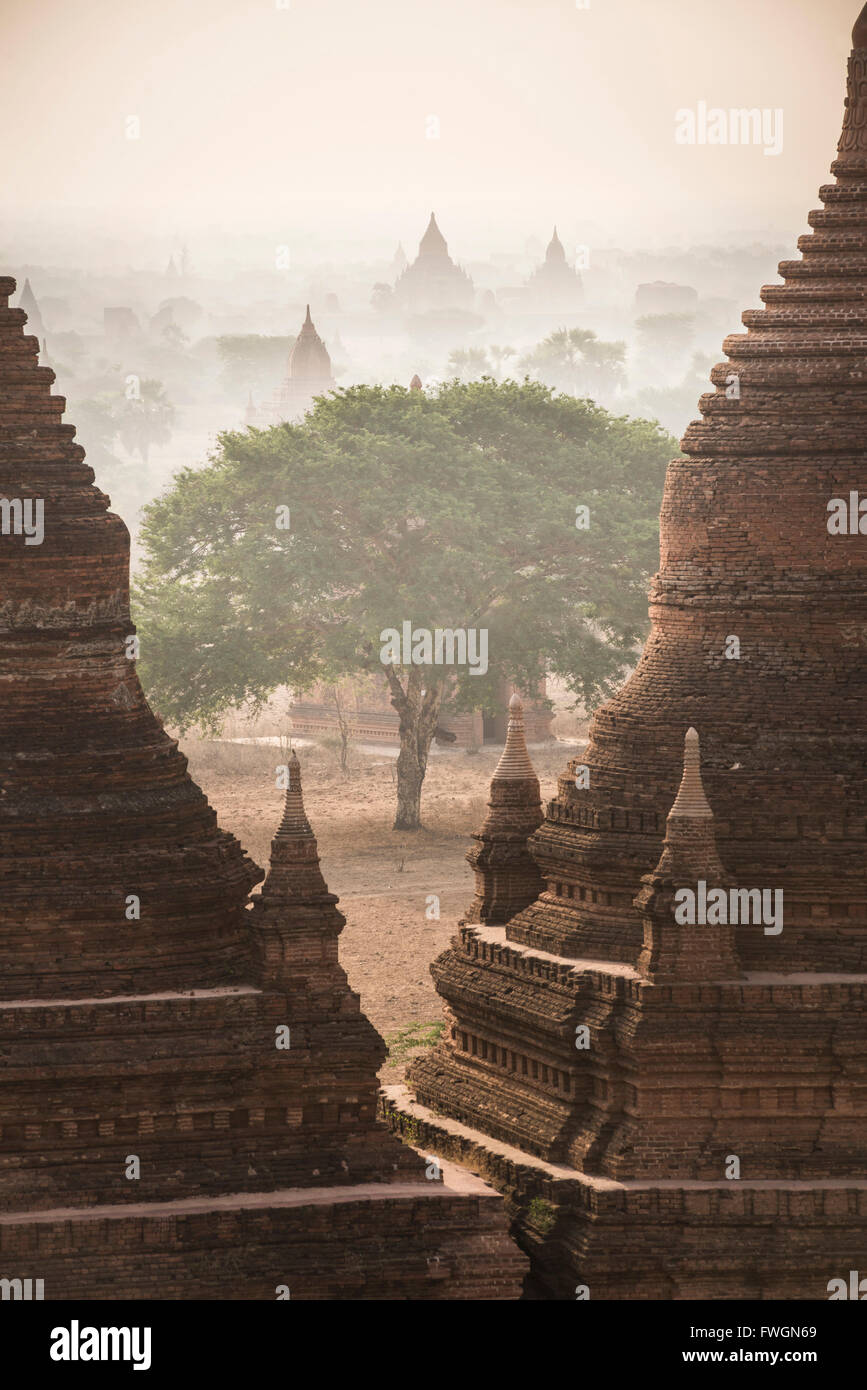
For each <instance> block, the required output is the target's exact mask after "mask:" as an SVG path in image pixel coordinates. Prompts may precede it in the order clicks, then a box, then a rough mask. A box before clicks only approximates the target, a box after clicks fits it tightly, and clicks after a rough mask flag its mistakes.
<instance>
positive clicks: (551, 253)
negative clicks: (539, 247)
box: [545, 227, 566, 264]
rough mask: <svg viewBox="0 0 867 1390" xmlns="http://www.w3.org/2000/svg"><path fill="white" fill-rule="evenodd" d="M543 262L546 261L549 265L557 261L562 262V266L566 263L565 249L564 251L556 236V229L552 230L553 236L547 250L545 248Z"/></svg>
mask: <svg viewBox="0 0 867 1390" xmlns="http://www.w3.org/2000/svg"><path fill="white" fill-rule="evenodd" d="M545 260H546V261H548V262H549V263H550V262H551V261H559V262H562V263H564V264H565V261H566V249H565V247H564V245H563V243H562V241H561V240H560V238H559V237H558V235H557V228H556V227H555V228H554V235H553V236H552V238H551V240H550V241H549V242H548V248H547V250H546V252H545Z"/></svg>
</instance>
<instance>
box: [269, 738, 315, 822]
mask: <svg viewBox="0 0 867 1390" xmlns="http://www.w3.org/2000/svg"><path fill="white" fill-rule="evenodd" d="M286 766H287V768H288V772H289V780H288V785H287V787H286V799H285V801H284V803H283V819H282V820H281V822H280V825H279V826H278V828H277V837H276V838H277V839H278V840H286V839H292V838H297V837H298V836H302V835H303V836H309V837H310V838H311V839H312V838H313V831H312V830H311V828H310V822H309V820H308V819H307V812H306V811H305V810H304V797H303V794H302V791H301V763H300V762H299V761H298V754H297V753H296V752H295V749H294V748H293V749H292V752H291V753H290V754H289V760H288V762H287V764H286Z"/></svg>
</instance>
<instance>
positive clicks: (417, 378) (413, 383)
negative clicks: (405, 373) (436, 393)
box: [409, 372, 422, 391]
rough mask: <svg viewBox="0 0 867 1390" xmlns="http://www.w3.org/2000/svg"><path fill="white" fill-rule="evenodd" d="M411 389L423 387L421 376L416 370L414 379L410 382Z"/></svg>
mask: <svg viewBox="0 0 867 1390" xmlns="http://www.w3.org/2000/svg"><path fill="white" fill-rule="evenodd" d="M409 389H410V391H420V390H421V389H422V386H421V377H420V376H419V374H418V372H416V374H415V376H414V377H413V379H412V381H411V382H410V383H409Z"/></svg>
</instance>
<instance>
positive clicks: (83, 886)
mask: <svg viewBox="0 0 867 1390" xmlns="http://www.w3.org/2000/svg"><path fill="white" fill-rule="evenodd" d="M14 289H15V281H14V280H11V279H9V278H8V277H2V278H0V498H5V499H7V500H8V501H9V502H10V503H11V502H12V501H13V500H15V499H19V500H24V499H29V500H31V501H34V502H35V501H41V502H42V503H43V505H44V539H43V541H42V543H41V544H35V545H27V544H26V537H25V536H24V535H23V534H21V535H16V534H13V533H11V532H10V533H9V534H3V535H2V536H0V730H2V732H0V887H2V892H0V1257H2V1259H0V1276H2V1277H4V1278H9V1279H11V1278H16V1277H20V1278H27V1277H30V1276H29V1275H28V1273H27V1269H26V1268H23V1265H25V1264H26V1265H27V1267H28V1268H30V1267H33V1268H37V1269H38V1273H37V1274H36V1275H34V1276H33V1277H36V1278H41V1279H43V1280H44V1282H45V1297H46V1298H47V1299H55V1298H61V1297H71V1296H75V1297H82V1298H97V1297H112V1298H135V1297H147V1298H199V1297H205V1298H250V1297H255V1298H274V1297H276V1294H275V1286H276V1285H277V1284H286V1285H289V1286H290V1287H291V1292H292V1297H293V1298H301V1299H304V1298H355V1297H363V1298H379V1297H381V1298H408V1297H418V1298H460V1299H463V1298H487V1297H496V1298H515V1297H517V1296H518V1294H519V1291H520V1286H521V1281H522V1278H523V1274H524V1271H525V1268H526V1260H525V1258H524V1257H523V1256H522V1255H521V1254H520V1252H519V1251H518V1249H517V1247H516V1246H515V1245H514V1244H513V1243H512V1241H511V1240H510V1239H509V1237H508V1235H507V1224H506V1217H505V1213H504V1210H503V1203H502V1200H501V1198H500V1197H498V1196H497V1195H496V1193H493V1192H491V1191H489V1190H486V1189H481V1191H475V1192H468V1191H463V1190H452V1189H449V1188H445V1187H444V1186H443V1183H442V1182H441V1181H439V1182H437V1181H432V1180H428V1179H427V1177H426V1176H425V1163H424V1161H423V1159H422V1158H421V1156H419V1155H417V1154H415V1153H413V1152H412V1151H411V1150H410V1149H408V1148H406V1147H405V1146H403V1145H401V1144H400V1143H398V1142H397V1140H396V1139H395V1138H394V1137H393V1136H392V1135H391V1134H390V1133H389V1131H388V1129H387V1127H386V1126H385V1125H383V1124H382V1123H380V1122H379V1121H378V1120H377V1117H376V1102H377V1076H376V1071H377V1067H378V1066H379V1065H380V1063H381V1061H382V1059H383V1057H384V1052H385V1049H384V1044H383V1043H382V1040H381V1039H380V1037H379V1035H378V1034H377V1033H376V1031H375V1029H374V1028H373V1027H372V1025H371V1024H370V1023H369V1021H368V1020H367V1019H366V1018H365V1017H364V1015H363V1014H362V1012H361V1008H360V1004H359V1000H358V996H357V995H355V994H354V993H353V992H352V991H351V990H350V989H349V986H348V983H347V979H346V975H345V973H344V972H343V970H342V968H341V967H340V964H339V960H338V948H337V942H338V936H339V933H340V931H341V929H342V927H343V925H344V918H343V917H342V915H341V914H340V912H339V911H338V910H337V906H336V903H337V899H336V898H335V897H334V895H333V894H331V893H329V892H328V889H327V886H326V884H325V882H324V880H323V877H322V873H321V870H320V867H319V857H318V852H317V847H316V841H315V838H314V836H313V832H312V829H311V827H310V825H309V822H308V821H307V817H306V815H305V813H304V807H303V801H302V793H301V780H300V768H299V766H298V763H297V759H293V761H292V763H291V764H290V774H291V775H290V780H289V786H288V790H287V794H286V810H285V814H284V817H283V821H282V823H281V825H280V827H279V829H278V831H277V834H276V835H275V838H274V841H273V843H272V858H271V867H270V872H269V873H268V875H267V878H266V879H265V883H264V886H263V889H262V893H261V895H259V896H257V897H255V898H254V899H253V900H252V901H251V900H250V898H249V893H250V889H251V887H252V886H253V885H255V884H256V883H258V882H259V881H260V880H261V879H262V878H263V877H264V875H263V872H262V870H260V869H259V868H258V867H257V866H256V865H254V864H253V863H252V862H251V861H250V859H249V858H248V857H247V856H246V854H245V853H244V852H243V850H242V849H241V847H240V845H239V844H238V843H237V841H236V840H235V839H234V838H233V837H232V836H231V835H228V834H226V833H225V832H224V831H222V830H220V828H219V826H218V825H217V821H216V816H215V814H214V812H213V810H212V809H211V807H210V806H209V805H208V802H207V800H206V799H205V797H204V795H203V794H202V792H201V791H200V789H199V788H198V787H197V786H196V785H195V784H194V783H193V781H192V780H191V779H190V777H189V776H188V773H187V763H186V759H185V758H184V757H183V755H182V754H181V753H180V752H179V750H178V747H177V743H176V741H175V740H174V739H171V738H169V736H168V735H167V734H166V733H165V731H164V729H163V728H162V726H161V724H160V722H159V720H158V719H157V718H156V717H155V716H154V715H153V713H152V712H151V710H150V709H149V707H148V705H147V702H146V700H145V698H144V695H143V692H142V689H141V686H140V684H139V681H138V677H137V675H136V670H135V661H134V660H131V659H129V657H128V656H127V643H128V639H129V638H130V637H132V636H133V635H134V631H135V630H134V628H133V626H132V623H131V621H130V614H129V601H128V575H129V536H128V533H127V530H126V527H125V526H124V524H123V522H122V521H121V520H120V518H119V517H117V516H115V515H113V514H112V513H111V512H110V511H109V510H108V498H107V497H106V496H105V495H104V494H103V493H101V492H100V491H99V490H98V488H96V487H95V486H94V475H93V472H92V470H91V469H90V467H89V466H88V465H87V464H86V462H85V458H84V451H83V450H82V448H81V447H80V445H78V444H76V443H75V440H74V434H75V431H74V428H73V427H72V426H71V425H67V424H64V423H63V421H62V414H63V408H64V401H63V399H62V398H60V397H57V396H53V395H52V394H51V386H52V383H53V381H54V373H53V372H52V371H50V370H49V369H46V368H43V367H40V366H39V365H38V356H37V353H38V342H37V339H36V338H35V337H33V336H30V335H27V334H26V333H25V331H24V329H25V323H26V315H25V314H24V313H23V312H22V311H20V310H16V309H10V308H9V307H8V299H9V296H10V295H11V294H12V293H13V291H14ZM131 895H134V896H135V897H136V898H138V900H139V903H140V918H138V919H137V920H136V919H133V920H129V918H128V916H127V906H128V899H129V897H130V896H131ZM283 1028H288V1029H289V1046H288V1048H278V1047H277V1045H276V1043H277V1038H278V1033H279V1030H281V1029H283ZM131 1155H135V1156H136V1157H137V1158H138V1160H139V1162H140V1177H138V1178H129V1177H127V1175H126V1174H127V1164H128V1160H129V1157H130V1156H131ZM287 1193H288V1194H290V1196H289V1197H287V1195H286V1194H287ZM353 1193H354V1194H357V1199H353V1200H349V1199H350V1197H351V1196H352V1194H353ZM392 1193H393V1195H391V1194H392ZM305 1194H309V1195H308V1196H307V1197H306V1198H305ZM190 1202H193V1203H194V1205H195V1210H194V1211H193V1210H190V1209H189V1207H178V1206H177V1205H176V1206H172V1204H173V1203H175V1204H178V1203H180V1204H184V1203H187V1204H189V1203H190Z"/></svg>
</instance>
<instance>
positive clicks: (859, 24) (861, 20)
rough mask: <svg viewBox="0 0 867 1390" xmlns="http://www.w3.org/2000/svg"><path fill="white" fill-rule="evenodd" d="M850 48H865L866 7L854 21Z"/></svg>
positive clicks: (866, 37) (866, 44)
mask: <svg viewBox="0 0 867 1390" xmlns="http://www.w3.org/2000/svg"><path fill="white" fill-rule="evenodd" d="M852 47H853V48H867V5H865V6H864V8H863V10H862V11H861V13H860V14H859V16H858V18H857V19H856V20H855V28H854V29H853V30H852Z"/></svg>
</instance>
